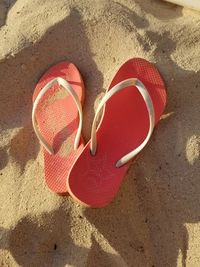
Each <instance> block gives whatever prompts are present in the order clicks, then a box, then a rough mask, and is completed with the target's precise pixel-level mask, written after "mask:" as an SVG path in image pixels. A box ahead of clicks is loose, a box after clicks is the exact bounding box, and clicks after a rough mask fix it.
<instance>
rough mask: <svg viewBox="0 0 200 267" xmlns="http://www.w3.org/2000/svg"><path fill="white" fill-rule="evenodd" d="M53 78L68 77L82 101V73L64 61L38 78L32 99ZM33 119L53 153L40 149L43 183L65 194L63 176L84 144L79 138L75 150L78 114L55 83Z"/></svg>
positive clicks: (67, 95) (62, 90) (70, 99)
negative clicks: (42, 163) (78, 144)
mask: <svg viewBox="0 0 200 267" xmlns="http://www.w3.org/2000/svg"><path fill="white" fill-rule="evenodd" d="M56 77H62V78H63V79H65V80H67V81H68V82H69V83H70V85H71V86H72V87H73V89H74V90H75V92H76V94H77V95H78V98H79V100H80V101H81V103H82V104H83V101H84V84H83V81H82V78H81V75H80V73H79V71H78V69H77V68H76V67H75V65H74V64H72V63H70V62H67V61H65V62H61V63H59V64H57V65H54V66H53V67H51V68H50V69H49V70H48V71H47V72H46V73H45V74H44V75H43V76H42V77H41V79H40V80H39V82H38V84H37V86H36V88H35V91H34V94H33V102H34V100H35V99H36V97H37V95H38V93H39V92H40V91H41V89H42V88H43V87H44V86H45V85H46V84H47V83H48V82H49V81H51V80H52V79H54V78H56ZM36 120H37V124H38V127H39V130H40V132H41V134H42V136H43V137H44V138H45V139H46V140H47V142H48V143H49V144H50V145H51V146H53V148H54V151H55V154H54V155H50V154H49V153H48V152H47V151H46V150H45V148H43V151H44V172H45V181H46V184H47V185H48V187H49V188H50V189H51V190H52V191H54V192H56V193H60V194H64V193H66V192H67V187H66V177H67V176H68V174H69V170H70V169H71V166H72V164H73V163H74V161H75V159H76V158H77V156H78V155H79V154H80V152H81V151H82V149H83V147H84V143H83V138H81V142H80V146H79V148H78V150H76V151H74V148H73V145H74V140H75V136H76V133H77V129H78V124H79V114H78V109H77V107H76V104H75V102H74V100H73V98H72V96H71V95H70V94H68V93H67V91H66V90H65V89H64V88H62V87H60V86H59V85H58V84H57V85H54V86H52V88H50V89H49V90H48V91H47V92H46V93H45V94H44V95H43V97H42V98H41V100H40V102H39V104H38V107H37V109H36Z"/></svg>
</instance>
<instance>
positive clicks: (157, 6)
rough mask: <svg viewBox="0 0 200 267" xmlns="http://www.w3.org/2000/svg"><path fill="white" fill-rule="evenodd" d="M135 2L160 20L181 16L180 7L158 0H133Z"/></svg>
mask: <svg viewBox="0 0 200 267" xmlns="http://www.w3.org/2000/svg"><path fill="white" fill-rule="evenodd" d="M135 2H136V3H138V5H139V6H140V7H141V10H144V11H145V12H146V13H149V14H151V15H153V16H154V17H156V18H157V19H161V20H169V19H175V18H178V17H181V16H182V9H183V8H182V7H181V6H178V5H175V4H172V3H167V2H165V1H160V0H142V1H141V0H135Z"/></svg>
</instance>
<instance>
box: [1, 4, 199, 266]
mask: <svg viewBox="0 0 200 267" xmlns="http://www.w3.org/2000/svg"><path fill="white" fill-rule="evenodd" d="M132 57H142V58H145V59H147V60H149V61H151V62H153V63H155V65H156V66H157V68H158V69H159V71H160V72H161V74H162V76H163V79H164V80H165V82H166V86H167V90H168V103H167V107H166V110H165V114H164V116H163V118H162V119H161V121H160V123H159V125H158V127H157V128H156V129H155V131H154V134H153V136H152V138H151V141H150V142H149V144H148V145H147V147H146V148H145V149H144V151H143V152H142V153H141V154H140V155H139V157H138V159H137V161H136V162H135V163H134V164H133V165H132V166H131V168H130V169H129V171H128V173H127V175H126V177H125V179H124V182H123V185H122V186H121V189H120V192H119V193H118V195H117V197H116V198H115V199H114V201H113V202H112V204H110V205H109V206H107V207H106V208H103V209H88V208H84V207H82V206H81V205H79V204H77V203H75V202H74V201H73V200H72V199H71V198H70V197H62V196H58V195H56V194H54V193H52V192H51V191H49V189H48V188H47V186H46V185H45V182H44V174H43V169H44V167H43V155H42V149H41V147H40V145H39V143H38V140H37V138H36V136H35V134H34V133H33V129H32V125H31V108H32V93H33V91H34V87H35V85H36V83H37V81H38V79H39V78H40V76H41V75H42V74H43V73H44V72H45V71H46V70H47V69H48V68H49V67H50V66H52V65H53V64H55V63H57V62H59V61H61V60H65V59H67V60H69V61H72V62H74V63H75V64H76V65H77V67H78V68H79V70H80V72H81V74H82V76H83V79H84V82H85V86H86V102H85V107H84V129H83V135H84V137H85V140H86V141H88V140H89V138H90V127H91V123H92V119H93V116H94V111H95V107H96V104H97V103H98V100H99V98H100V96H102V94H103V92H105V90H106V88H107V87H108V86H109V82H110V81H111V79H112V77H113V76H114V74H115V72H116V71H117V69H118V68H119V67H120V65H121V64H122V63H123V62H125V60H127V59H129V58H132ZM0 134H1V138H0V202H1V205H0V266H1V267H3V266H9V267H10V266H11V267H13V266H23V267H32V266H33V267H34V266H37V267H45V266H48V267H49V266H53V267H54V266H55V267H63V266H78V267H79V266H80V267H82V266H86V267H92V266H94V267H97V266H101V267H109V266H113V267H118V266H119V267H126V266H133V267H165V266H166V267H175V266H187V267H198V266H200V245H199V243H200V157H199V154H200V13H198V12H195V11H192V10H189V9H184V8H182V7H178V6H175V5H173V4H170V3H166V2H163V1H153V0H135V1H132V0H118V1H112V0H109V1H106V0H105V1H104V0H102V1H101V0H99V1H92V0H84V1H83V0H82V1H80V0H79V1H78V0H77V1H75V0H74V1H72V0H68V1H67V0H58V1H55V0H43V1H39V0H35V1H31V0H17V1H15V0H12V1H8V0H7V1H6V0H1V1H0Z"/></svg>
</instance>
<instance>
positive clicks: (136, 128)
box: [32, 58, 166, 208]
mask: <svg viewBox="0 0 200 267" xmlns="http://www.w3.org/2000/svg"><path fill="white" fill-rule="evenodd" d="M83 100H84V85H83V82H82V79H81V75H80V73H79V72H78V70H77V68H76V67H75V66H74V65H73V64H72V63H69V62H63V63H60V64H58V65H56V66H54V67H52V68H51V69H49V71H48V72H47V73H46V74H45V75H44V76H43V77H42V78H41V79H40V81H39V83H38V85H37V87H36V89H35V92H34V95H33V112H32V121H33V127H34V130H35V132H36V135H37V137H38V138H39V140H40V142H41V144H42V145H43V147H44V166H45V179H46V183H47V185H48V186H49V188H50V189H51V190H53V191H54V192H57V193H66V192H69V194H70V195H71V196H72V197H73V198H74V199H75V200H77V201H78V202H79V203H81V204H83V205H85V206H89V207H96V208H97V207H104V206H106V205H107V204H109V203H110V202H111V201H112V200H113V198H114V197H115V195H116V193H117V192H118V190H119V187H120V185H121V183H122V180H123V178H124V176H125V173H126V171H127V169H128V168H129V166H130V164H131V162H132V161H133V160H134V159H135V157H136V155H137V154H138V153H139V152H140V151H141V150H142V149H143V148H144V147H145V145H146V144H147V143H148V141H149V139H150V137H151V135H152V132H153V129H154V127H155V125H156V124H157V122H158V121H159V119H160V117H161V115H162V113H163V111H164V108H165V105H166V90H165V85H164V82H163V80H162V78H161V76H160V74H159V72H158V70H157V69H156V68H155V66H154V65H153V64H151V63H149V62H148V61H146V60H144V59H140V58H134V59H130V60H128V61H127V62H126V63H124V64H123V65H122V66H121V68H120V69H119V70H118V72H117V73H116V75H115V77H114V79H113V80H112V82H111V84H110V86H109V89H108V90H107V92H106V94H105V95H104V97H103V98H102V100H101V101H100V103H99V106H98V107H97V110H96V114H95V117H94V120H93V124H92V129H91V139H90V141H89V142H88V143H87V144H86V145H85V144H84V141H83V138H82V137H81V130H82V105H83ZM101 110H103V115H102V117H101V120H100V123H99V125H97V122H98V117H99V113H100V111H101Z"/></svg>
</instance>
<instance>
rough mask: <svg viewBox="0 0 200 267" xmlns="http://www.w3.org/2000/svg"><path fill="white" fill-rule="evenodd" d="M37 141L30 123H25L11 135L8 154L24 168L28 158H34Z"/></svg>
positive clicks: (37, 148)
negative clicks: (25, 124)
mask: <svg viewBox="0 0 200 267" xmlns="http://www.w3.org/2000/svg"><path fill="white" fill-rule="evenodd" d="M38 151H39V143H38V141H37V138H36V136H35V133H34V131H33V128H32V126H31V125H27V126H25V127H24V128H22V129H21V130H19V132H18V133H17V134H16V135H15V136H14V137H13V139H12V140H11V143H10V149H9V154H10V156H11V157H12V158H13V159H14V161H15V162H16V163H17V164H19V165H20V168H21V171H23V170H24V167H25V166H26V163H27V162H28V161H29V160H30V159H36V157H37V154H38Z"/></svg>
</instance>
